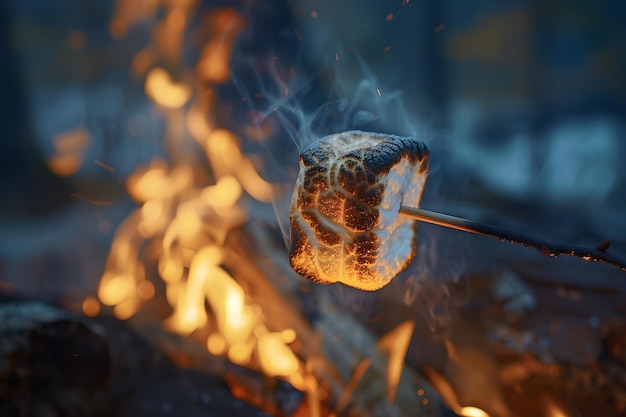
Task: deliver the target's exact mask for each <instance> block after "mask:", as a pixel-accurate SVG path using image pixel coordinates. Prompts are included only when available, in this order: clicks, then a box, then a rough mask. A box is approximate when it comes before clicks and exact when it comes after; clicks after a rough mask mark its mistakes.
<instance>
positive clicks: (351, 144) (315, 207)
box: [289, 131, 428, 291]
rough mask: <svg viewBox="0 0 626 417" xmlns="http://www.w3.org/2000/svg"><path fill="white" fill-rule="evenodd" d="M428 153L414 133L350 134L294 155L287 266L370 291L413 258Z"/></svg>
mask: <svg viewBox="0 0 626 417" xmlns="http://www.w3.org/2000/svg"><path fill="white" fill-rule="evenodd" d="M427 174H428V150H427V148H426V145H425V144H424V143H423V142H422V141H420V140H418V139H415V138H411V137H398V136H391V135H382V134H375V133H367V132H360V131H349V132H344V133H338V134H334V135H330V136H326V137H324V138H323V139H321V140H320V141H318V142H316V143H314V144H313V145H312V146H311V147H309V148H307V149H306V150H305V151H304V152H303V153H302V154H301V155H300V173H299V175H298V179H297V181H296V186H295V190H294V194H293V197H292V200H291V209H290V222H291V225H290V226H291V253H290V256H289V258H290V261H291V266H292V267H293V268H294V270H295V271H296V272H298V273H299V274H300V275H302V276H304V277H306V278H309V279H311V280H312V281H315V282H318V283H333V282H342V283H344V284H346V285H349V286H351V287H355V288H358V289H361V290H368V291H374V290H378V289H380V288H382V287H383V286H385V285H386V284H388V283H389V282H390V281H391V280H392V279H393V278H394V277H395V276H396V275H398V274H399V273H400V272H401V271H402V270H403V269H404V268H406V266H407V265H408V264H409V263H410V262H411V261H412V260H413V258H414V256H415V252H416V243H415V234H416V230H417V222H416V221H415V220H413V219H411V218H410V217H406V216H399V215H398V212H399V210H400V207H401V206H402V205H406V206H410V207H418V206H419V202H420V199H421V197H422V190H423V188H424V184H425V182H426V177H427Z"/></svg>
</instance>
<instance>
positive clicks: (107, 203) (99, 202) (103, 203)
mask: <svg viewBox="0 0 626 417" xmlns="http://www.w3.org/2000/svg"><path fill="white" fill-rule="evenodd" d="M70 197H72V198H77V199H79V200H83V201H86V202H88V203H90V204H93V205H94V206H110V205H111V202H110V201H107V200H96V199H93V198H89V197H85V196H84V195H80V194H79V192H78V191H77V192H75V193H72V194H70Z"/></svg>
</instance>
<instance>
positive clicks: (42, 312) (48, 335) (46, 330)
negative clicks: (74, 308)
mask: <svg viewBox="0 0 626 417" xmlns="http://www.w3.org/2000/svg"><path fill="white" fill-rule="evenodd" d="M110 368H111V365H110V357H109V351H108V346H107V344H106V341H105V340H104V337H103V334H102V332H101V331H100V329H99V327H98V326H96V325H94V324H91V323H86V322H83V321H82V320H80V319H79V318H77V317H75V316H72V315H70V314H69V313H66V312H64V311H62V310H59V309H56V308H53V307H50V306H47V305H45V304H42V303H39V302H21V303H6V304H0V415H3V416H18V415H19V416H23V415H26V416H66V417H73V416H76V417H79V416H85V415H91V416H98V415H104V413H105V411H106V408H107V406H106V404H107V402H106V391H105V389H104V388H105V386H104V385H105V383H106V382H107V380H108V375H109V372H110Z"/></svg>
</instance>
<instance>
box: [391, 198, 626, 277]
mask: <svg viewBox="0 0 626 417" xmlns="http://www.w3.org/2000/svg"><path fill="white" fill-rule="evenodd" d="M400 214H402V215H403V216H408V217H410V218H412V219H415V220H417V221H421V222H425V223H431V224H436V225H438V226H444V227H449V228H451V229H456V230H462V231H464V232H469V233H475V234H478V235H483V236H491V237H495V238H498V239H500V241H502V242H505V241H508V242H510V243H517V244H520V245H523V246H525V247H527V248H535V249H537V250H538V251H540V252H541V253H542V254H544V255H546V256H558V255H569V256H576V257H579V258H582V259H584V260H585V261H594V262H604V263H606V264H608V265H612V266H614V267H617V268H619V269H621V270H622V271H625V272H626V260H625V259H622V258H620V257H618V256H615V255H613V254H610V253H608V252H607V251H606V250H607V249H608V247H609V244H610V242H609V241H606V242H602V243H600V244H599V245H598V246H597V247H595V248H590V247H585V246H578V245H571V244H569V243H563V242H552V241H549V240H544V239H539V238H536V237H532V236H528V235H525V234H523V233H517V232H513V231H510V230H506V229H502V228H500V227H496V226H491V225H488V224H484V223H479V222H476V221H473V220H468V219H464V218H461V217H455V216H449V215H447V214H442V213H437V212H434V211H429V210H424V209H420V208H414V207H406V206H401V207H400Z"/></svg>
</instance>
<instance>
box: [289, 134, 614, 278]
mask: <svg viewBox="0 0 626 417" xmlns="http://www.w3.org/2000/svg"><path fill="white" fill-rule="evenodd" d="M427 171H428V150H427V148H426V145H425V144H424V143H423V142H422V141H420V140H418V139H416V138H412V137H398V136H392V135H383V134H378V133H367V132H361V131H349V132H344V133H338V134H334V135H330V136H326V137H325V138H322V139H321V140H320V141H318V142H316V143H314V144H313V145H312V146H310V147H309V148H307V149H305V150H304V152H303V153H302V154H301V155H300V173H299V175H298V179H297V181H296V186H295V190H294V193H293V197H292V200H291V210H290V213H291V215H290V217H291V219H290V226H291V250H290V261H291V265H292V267H293V268H294V270H295V271H296V272H298V273H299V274H300V275H302V276H304V277H306V278H308V279H310V280H312V281H314V282H318V283H325V284H328V283H334V282H342V283H344V284H346V285H349V286H352V287H355V288H358V289H361V290H366V291H375V290H378V289H380V288H382V287H383V286H385V285H387V284H388V283H389V282H390V281H391V280H392V279H393V278H394V277H396V276H397V275H398V274H399V273H400V272H401V271H402V270H404V269H405V268H406V267H407V266H408V265H409V263H410V262H411V261H412V260H413V258H414V257H415V251H416V246H415V235H416V230H417V224H416V222H414V221H411V220H417V221H422V222H427V223H432V224H436V225H439V226H445V227H449V228H452V229H456V230H461V231H465V232H470V233H476V234H480V235H484V236H491V237H495V238H498V239H500V240H501V241H509V242H511V243H518V244H521V245H524V246H525V247H532V248H535V249H538V250H539V251H540V252H541V253H542V254H544V255H547V256H557V255H559V254H565V255H570V256H577V257H580V258H582V259H584V260H586V261H599V262H604V263H607V264H609V265H612V266H616V267H618V268H620V269H622V270H624V271H626V260H623V259H620V258H619V257H617V256H615V255H613V254H609V253H608V252H607V249H608V244H607V243H606V242H608V241H605V242H603V243H601V244H600V245H598V246H597V247H596V248H586V247H583V246H578V245H570V244H567V243H560V242H551V241H547V240H543V239H538V238H535V237H531V236H527V235H524V234H522V233H516V232H511V231H509V230H505V229H501V228H499V227H495V226H490V225H486V224H483V223H478V222H475V221H471V220H467V219H463V218H459V217H454V216H449V215H446V214H441V213H435V212H431V211H427V210H423V209H420V208H417V206H418V205H419V202H420V199H421V196H422V191H423V188H424V185H425V183H426V178H427ZM398 214H400V216H399V215H398Z"/></svg>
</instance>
